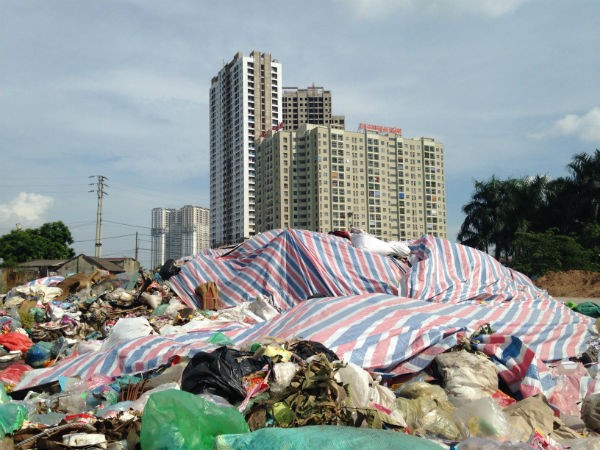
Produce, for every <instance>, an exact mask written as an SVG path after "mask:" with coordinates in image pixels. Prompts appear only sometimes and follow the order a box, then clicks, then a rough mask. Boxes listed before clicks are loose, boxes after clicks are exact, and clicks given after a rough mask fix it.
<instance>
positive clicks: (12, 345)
mask: <svg viewBox="0 0 600 450" xmlns="http://www.w3.org/2000/svg"><path fill="white" fill-rule="evenodd" d="M0 345H2V346H4V347H5V348H6V349H7V350H8V351H11V352H12V351H15V350H19V351H21V352H23V353H25V352H26V351H27V350H29V347H31V346H32V345H33V341H32V340H31V339H29V337H28V336H27V335H26V334H22V333H17V332H16V331H12V332H10V333H6V334H0Z"/></svg>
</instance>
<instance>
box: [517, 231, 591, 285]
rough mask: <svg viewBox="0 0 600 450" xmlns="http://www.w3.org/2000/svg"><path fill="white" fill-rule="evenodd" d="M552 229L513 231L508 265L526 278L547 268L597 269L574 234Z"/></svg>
mask: <svg viewBox="0 0 600 450" xmlns="http://www.w3.org/2000/svg"><path fill="white" fill-rule="evenodd" d="M556 231H557V230H556V229H551V230H547V231H546V232H544V233H524V232H518V233H516V235H515V239H514V240H513V244H512V255H513V256H512V262H511V264H510V266H511V267H512V268H513V269H515V270H518V271H519V272H523V273H524V274H526V275H528V276H530V277H535V276H541V275H544V274H545V273H547V272H550V271H563V270H572V269H581V270H598V269H599V266H598V265H597V264H595V263H594V261H593V256H594V255H593V252H592V251H591V250H589V249H585V248H584V247H583V246H582V245H581V244H580V243H579V242H577V240H576V239H575V238H574V237H571V236H565V235H560V234H556Z"/></svg>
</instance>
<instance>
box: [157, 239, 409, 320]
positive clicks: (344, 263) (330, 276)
mask: <svg viewBox="0 0 600 450" xmlns="http://www.w3.org/2000/svg"><path fill="white" fill-rule="evenodd" d="M406 270H407V266H406V265H404V264H403V263H400V262H399V261H397V260H394V259H392V258H390V257H387V256H382V255H378V254H374V253H371V252H366V251H364V250H361V249H357V248H354V247H353V246H352V244H351V243H350V241H349V240H347V239H344V238H340V237H337V236H331V235H327V234H323V233H314V232H309V231H303V230H292V229H286V230H272V231H269V232H266V233H262V234H259V235H257V236H255V237H253V238H252V239H250V240H248V241H246V242H244V243H243V244H241V245H240V246H239V247H237V248H236V249H234V250H232V251H230V252H228V253H224V254H222V255H221V256H218V257H215V255H214V253H208V252H206V253H200V254H198V255H194V256H193V257H192V258H191V259H190V260H189V261H187V262H186V263H185V264H183V266H182V267H181V271H180V272H179V274H178V275H176V276H174V277H171V278H170V279H169V282H170V283H171V285H172V286H173V289H174V291H175V292H176V293H177V295H179V297H180V298H181V299H183V300H184V301H185V302H186V303H187V304H188V305H189V306H198V303H197V302H198V300H197V298H196V296H195V295H194V288H195V287H196V286H198V285H200V284H202V283H204V282H207V281H214V282H216V284H217V287H218V289H219V300H220V302H221V304H222V305H223V306H235V305H236V304H239V303H241V302H243V301H247V300H250V299H252V298H256V297H257V296H258V295H259V294H260V295H266V296H269V297H272V298H273V300H274V303H275V305H276V306H277V307H278V308H279V309H280V310H286V309H289V308H291V307H293V306H294V305H296V304H297V303H298V302H300V301H303V300H306V299H307V298H309V297H313V296H320V297H323V296H328V297H333V296H341V295H353V294H362V293H374V292H382V293H387V294H397V292H398V291H397V285H398V283H399V281H400V280H401V278H402V277H403V276H404V274H405V272H406Z"/></svg>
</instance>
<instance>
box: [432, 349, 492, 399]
mask: <svg viewBox="0 0 600 450" xmlns="http://www.w3.org/2000/svg"><path fill="white" fill-rule="evenodd" d="M435 362H436V363H437V367H438V369H439V371H440V373H441V375H442V378H443V379H444V389H445V390H446V392H447V393H448V398H449V399H450V401H451V402H453V403H455V404H457V405H458V404H461V403H464V402H465V401H469V400H476V399H478V398H482V397H488V396H491V395H492V394H493V393H494V392H496V391H497V390H498V369H496V366H495V365H494V363H493V362H492V361H490V360H489V359H488V358H487V357H485V356H483V355H479V354H475V353H469V352H467V351H464V350H461V351H459V352H447V353H441V354H439V355H437V356H436V357H435Z"/></svg>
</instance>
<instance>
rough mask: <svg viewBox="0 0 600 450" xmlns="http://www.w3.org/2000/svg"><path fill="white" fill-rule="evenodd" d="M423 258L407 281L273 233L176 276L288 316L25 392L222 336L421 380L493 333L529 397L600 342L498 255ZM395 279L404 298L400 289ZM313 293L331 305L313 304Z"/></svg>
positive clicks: (434, 249)
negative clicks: (553, 368)
mask: <svg viewBox="0 0 600 450" xmlns="http://www.w3.org/2000/svg"><path fill="white" fill-rule="evenodd" d="M414 249H415V264H414V265H413V266H412V268H411V269H410V271H409V272H408V273H406V274H405V275H404V277H403V273H404V272H403V270H402V269H403V268H402V266H399V265H397V262H396V261H393V260H392V259H391V258H384V257H381V256H379V255H373V254H370V253H368V252H366V251H362V250H361V251H358V250H356V249H354V248H353V247H352V246H351V245H350V244H349V242H347V241H346V240H344V239H343V238H338V237H334V236H328V235H323V234H319V233H310V232H305V231H298V230H276V231H273V232H270V233H264V234H262V235H259V236H257V237H255V238H254V239H251V240H250V241H248V242H246V243H244V244H243V245H241V246H240V247H239V248H237V249H235V250H233V251H231V252H230V253H229V254H226V255H221V256H220V257H215V253H214V252H212V253H206V254H205V256H204V257H202V256H198V257H194V258H193V259H192V260H190V261H189V262H188V263H186V264H185V265H184V266H183V268H182V271H181V273H180V275H179V276H177V277H172V279H171V280H173V278H175V280H173V284H174V285H175V286H176V291H177V292H178V293H180V295H181V296H182V297H184V298H188V301H193V300H190V299H192V298H193V288H194V287H195V285H197V283H199V282H202V281H210V280H217V282H218V284H219V294H220V295H223V297H224V298H227V299H228V304H229V303H236V302H240V301H242V300H244V298H246V297H249V298H251V297H255V296H256V295H257V294H258V293H260V294H263V295H272V296H273V297H275V298H278V299H279V306H280V307H281V309H282V310H284V311H283V312H282V313H281V314H280V315H279V316H278V317H276V318H275V319H272V320H270V321H269V322H263V323H258V324H255V325H252V326H250V325H241V324H237V325H229V326H223V325H218V324H213V325H211V326H209V327H206V328H205V329H199V330H198V331H194V332H189V333H186V334H182V335H175V336H165V337H161V336H147V337H144V338H140V339H136V340H133V341H131V342H127V343H125V344H121V345H120V346H118V347H115V348H113V349H112V350H110V351H107V352H96V353H93V354H86V355H81V356H79V357H76V358H73V359H71V360H68V361H64V362H63V363H61V364H59V365H58V366H56V367H51V368H47V369H38V370H35V371H32V372H31V373H30V374H28V375H26V377H25V378H24V379H23V381H22V382H21V383H20V384H19V386H18V389H23V388H26V387H31V386H35V385H39V384H43V383H47V382H50V381H55V380H56V379H57V378H58V376H60V375H69V376H75V375H77V376H81V377H83V378H88V377H90V376H92V375H94V374H96V373H103V374H105V375H110V376H118V375H121V374H124V373H127V374H130V373H139V372H144V371H147V370H150V369H153V368H156V367H158V366H160V365H162V364H166V363H167V362H168V361H169V358H171V357H172V356H174V355H180V356H191V355H193V354H194V353H195V352H197V351H200V350H210V349H212V348H214V347H213V346H212V345H210V344H208V337H210V336H211V335H212V333H214V332H216V331H223V332H224V333H225V334H227V335H228V336H229V337H230V338H231V339H232V340H233V341H234V343H235V344H236V345H244V344H250V343H252V342H255V341H260V340H262V339H265V338H268V337H276V338H280V339H310V340H315V341H319V342H321V343H323V344H324V345H325V346H327V347H329V348H330V349H332V350H333V351H335V352H336V353H337V354H338V355H339V356H340V357H341V358H342V359H344V360H346V361H349V362H353V363H355V364H357V365H359V366H361V367H363V368H365V369H367V370H371V371H374V372H379V373H383V374H404V373H413V372H418V371H420V370H423V369H424V368H425V367H427V366H428V365H429V364H430V363H431V361H432V359H433V358H434V357H435V355H436V354H438V353H440V352H442V351H445V350H447V349H448V348H450V347H452V346H454V345H456V343H457V342H458V338H459V336H461V335H463V334H471V333H473V332H474V331H476V330H478V329H479V328H480V327H481V326H483V325H485V324H490V326H491V327H492V329H493V330H494V332H495V334H494V338H493V339H496V341H494V342H488V343H487V344H489V345H487V344H486V345H487V346H484V349H485V351H486V352H487V353H488V354H489V355H490V356H493V357H494V360H495V362H496V364H497V365H498V367H499V371H500V372H501V373H502V372H504V375H505V376H506V377H512V378H510V380H511V381H512V385H513V387H514V388H517V387H518V389H519V390H520V391H521V392H522V393H523V394H524V395H530V393H532V392H536V391H539V390H540V389H544V390H545V389H546V379H545V378H546V370H545V369H544V365H543V364H542V363H543V362H547V361H555V360H561V359H565V358H569V357H572V356H576V355H578V354H581V353H582V352H583V351H584V350H585V349H586V346H587V341H588V340H589V339H590V338H591V337H593V336H596V334H595V332H594V329H593V319H591V318H589V317H586V316H583V315H580V314H578V313H575V312H573V311H571V310H570V309H568V308H567V307H565V306H564V305H562V304H561V303H559V302H556V301H554V300H553V299H552V298H550V297H549V296H548V295H547V294H546V293H545V292H544V291H541V290H539V289H537V288H536V287H535V286H534V285H533V284H532V283H531V281H530V280H529V279H528V278H527V277H525V276H523V275H522V274H519V273H517V272H514V271H511V270H509V269H507V268H506V267H503V266H502V265H500V264H499V263H498V262H497V261H495V260H494V259H493V258H491V257H490V256H489V255H486V254H484V253H482V252H478V251H476V250H473V249H471V248H469V247H464V246H461V245H457V244H451V243H450V242H448V241H445V240H443V239H436V238H432V237H425V238H422V239H421V240H419V241H418V242H416V243H415V246H414ZM398 279H400V281H401V283H400V284H401V286H402V291H403V292H406V294H404V296H399V295H397V293H396V292H395V282H396V281H397V280H398ZM314 294H326V295H327V297H323V298H313V299H308V300H307V297H309V296H311V295H314ZM407 294H408V295H407ZM186 296H187V297H186ZM409 296H410V297H412V298H409ZM492 344H493V345H492ZM517 350H518V351H517ZM532 355H533V356H535V358H533V357H532ZM513 369H514V370H513ZM507 370H508V372H506V371H507ZM519 377H520V378H519ZM519 383H520V384H521V385H522V386H521V385H519ZM518 385H519V386H518Z"/></svg>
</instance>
